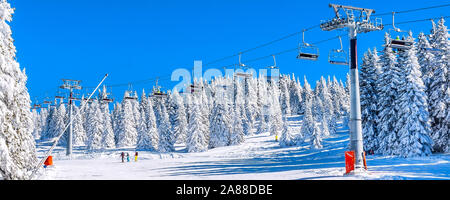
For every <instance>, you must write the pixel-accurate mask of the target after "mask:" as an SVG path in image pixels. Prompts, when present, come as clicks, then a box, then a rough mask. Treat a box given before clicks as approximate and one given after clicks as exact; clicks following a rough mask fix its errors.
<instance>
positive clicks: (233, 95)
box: [33, 75, 349, 152]
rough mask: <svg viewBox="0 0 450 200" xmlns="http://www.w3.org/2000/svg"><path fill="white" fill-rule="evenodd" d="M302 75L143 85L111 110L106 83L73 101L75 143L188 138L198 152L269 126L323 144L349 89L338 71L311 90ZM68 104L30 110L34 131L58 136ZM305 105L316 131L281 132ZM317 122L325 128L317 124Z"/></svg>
mask: <svg viewBox="0 0 450 200" xmlns="http://www.w3.org/2000/svg"><path fill="white" fill-rule="evenodd" d="M304 82H305V83H304V87H302V85H301V84H300V81H299V80H298V79H296V78H295V77H294V75H292V76H287V75H283V76H281V77H280V78H279V79H274V80H271V79H269V80H267V79H266V77H265V76H261V77H259V78H233V77H221V78H217V79H215V80H213V81H211V82H210V83H208V82H206V81H202V80H200V81H196V83H195V88H197V89H196V91H195V92H194V93H183V94H179V93H178V92H177V91H175V92H173V93H169V94H167V96H154V95H147V94H146V93H145V91H142V93H141V95H140V98H137V97H138V95H137V92H135V91H134V92H129V91H127V92H126V93H125V94H124V98H123V100H122V102H120V103H119V102H116V103H115V104H114V107H113V109H112V111H110V108H109V103H108V102H106V101H102V95H103V94H104V93H106V89H105V88H104V89H103V90H102V91H100V93H99V94H100V95H99V97H98V98H96V99H94V100H93V101H90V102H89V103H87V102H85V101H83V102H82V103H81V104H80V105H79V106H76V105H75V106H74V108H73V116H74V117H73V138H72V139H73V141H72V142H73V144H74V145H75V146H87V149H89V150H100V149H110V148H121V147H133V148H137V149H140V150H149V151H158V152H171V151H174V150H175V144H176V143H183V144H185V146H186V150H187V151H188V152H199V151H205V150H207V149H210V148H216V147H221V146H228V145H237V144H240V143H242V142H243V141H244V139H245V137H244V136H245V135H252V134H259V133H264V132H270V134H272V135H277V136H281V137H280V142H281V144H282V145H291V144H294V143H296V141H297V140H302V141H304V140H305V138H307V137H310V135H314V138H316V139H317V141H314V145H315V146H316V147H320V146H321V145H320V138H322V137H324V136H327V135H329V134H330V133H333V132H335V129H336V122H337V121H338V120H340V119H342V118H343V117H345V116H347V113H348V109H349V105H348V91H349V90H348V88H345V87H344V84H343V83H342V82H341V81H339V82H338V81H337V80H336V78H335V77H333V80H331V79H330V78H328V82H327V81H326V80H325V78H323V77H322V78H321V80H320V81H317V83H316V88H315V89H314V91H313V90H312V89H311V87H310V85H309V83H308V82H307V80H306V78H304ZM313 102H314V103H313ZM86 103H87V105H86V106H84V109H82V110H81V109H80V108H81V107H83V104H86ZM67 110H68V107H67V105H65V104H59V105H57V106H51V107H50V108H49V109H46V108H43V109H41V110H40V112H39V113H38V112H36V111H33V119H34V124H35V129H34V132H33V135H34V137H35V138H36V139H41V140H49V139H52V138H55V137H57V136H58V134H60V132H61V131H62V130H63V128H64V127H65V125H66V124H67V123H68V121H69V118H68V111H67ZM305 112H306V113H307V114H311V116H312V115H314V117H313V118H314V119H312V121H309V122H308V121H307V120H306V121H307V122H308V123H310V124H311V127H313V128H312V129H311V130H310V128H304V130H303V129H302V132H303V133H302V134H301V135H302V136H303V137H301V138H300V137H299V136H296V137H295V138H291V139H289V137H287V136H288V135H289V134H291V133H290V132H286V131H285V133H284V134H282V132H283V126H284V124H285V123H284V120H285V119H284V116H286V115H291V114H295V115H302V114H303V113H305ZM322 121H326V122H323V123H322ZM316 122H317V123H319V122H320V127H316V128H315V129H314V127H315V126H316V125H317V124H316ZM305 127H306V126H305ZM283 135H284V136H283ZM66 137H67V133H65V134H64V135H63V137H62V138H61V139H60V140H59V145H63V146H64V145H66V142H67V138H66Z"/></svg>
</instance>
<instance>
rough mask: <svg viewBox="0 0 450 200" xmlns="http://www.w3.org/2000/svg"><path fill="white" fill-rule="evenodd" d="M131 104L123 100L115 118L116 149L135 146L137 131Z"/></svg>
mask: <svg viewBox="0 0 450 200" xmlns="http://www.w3.org/2000/svg"><path fill="white" fill-rule="evenodd" d="M132 112H133V109H132V104H131V102H130V101H129V100H128V99H124V100H123V101H122V104H121V109H120V111H119V114H118V116H117V119H116V120H117V125H116V126H117V127H116V131H117V144H116V146H117V147H130V146H134V145H136V142H137V130H136V124H135V120H134V115H133V113H132Z"/></svg>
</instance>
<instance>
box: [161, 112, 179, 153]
mask: <svg viewBox="0 0 450 200" xmlns="http://www.w3.org/2000/svg"><path fill="white" fill-rule="evenodd" d="M160 107H161V113H160V114H161V115H160V117H161V118H160V122H159V126H158V131H159V134H158V151H159V152H163V153H165V152H172V151H175V146H174V145H175V139H174V135H173V132H172V129H171V125H170V121H169V114H168V113H167V109H166V106H165V105H164V104H161V105H160Z"/></svg>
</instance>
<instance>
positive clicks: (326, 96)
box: [315, 77, 337, 136]
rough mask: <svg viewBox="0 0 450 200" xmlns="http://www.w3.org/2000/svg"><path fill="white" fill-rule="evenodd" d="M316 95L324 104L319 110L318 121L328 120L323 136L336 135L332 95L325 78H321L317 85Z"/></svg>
mask: <svg viewBox="0 0 450 200" xmlns="http://www.w3.org/2000/svg"><path fill="white" fill-rule="evenodd" d="M330 82H331V81H330ZM315 93H316V96H317V97H318V98H320V100H321V101H320V103H321V104H322V105H321V107H320V108H319V109H320V115H319V116H318V119H320V118H321V119H322V120H326V122H325V123H322V124H327V128H326V129H323V135H324V136H328V135H329V134H334V133H336V127H337V125H336V123H337V119H336V115H335V113H334V107H333V102H332V100H331V94H330V91H329V89H328V84H327V83H326V81H325V78H323V77H321V78H320V82H319V83H318V84H316V89H315ZM319 121H321V120H319Z"/></svg>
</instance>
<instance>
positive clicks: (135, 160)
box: [134, 151, 138, 162]
mask: <svg viewBox="0 0 450 200" xmlns="http://www.w3.org/2000/svg"><path fill="white" fill-rule="evenodd" d="M137 157H138V152H137V151H136V153H134V162H137Z"/></svg>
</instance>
